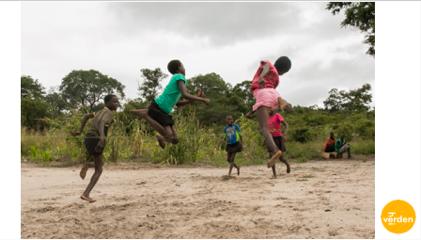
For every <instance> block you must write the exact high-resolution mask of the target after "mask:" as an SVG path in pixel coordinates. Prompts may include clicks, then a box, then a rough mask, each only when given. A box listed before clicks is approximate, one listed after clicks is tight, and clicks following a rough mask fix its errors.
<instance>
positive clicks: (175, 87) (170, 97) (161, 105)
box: [131, 60, 210, 148]
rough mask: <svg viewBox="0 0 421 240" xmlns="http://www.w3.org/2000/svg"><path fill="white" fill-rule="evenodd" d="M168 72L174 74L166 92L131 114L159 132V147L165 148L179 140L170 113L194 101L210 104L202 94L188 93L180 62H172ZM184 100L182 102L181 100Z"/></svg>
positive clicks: (169, 64)
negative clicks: (175, 108)
mask: <svg viewBox="0 0 421 240" xmlns="http://www.w3.org/2000/svg"><path fill="white" fill-rule="evenodd" d="M167 68H168V71H169V72H170V73H171V74H173V75H172V77H171V79H170V82H169V83H168V85H167V86H166V87H165V89H164V92H163V93H162V94H161V95H160V96H158V97H157V98H155V99H154V100H153V101H152V103H151V104H150V105H149V108H147V109H135V110H132V111H131V112H132V113H133V114H135V115H137V116H138V118H139V119H142V118H143V119H145V120H146V121H147V122H148V123H149V124H150V125H151V126H152V128H153V129H155V130H156V131H158V133H159V134H160V135H158V136H157V140H158V143H159V146H161V148H165V145H166V144H167V143H172V144H177V143H178V138H177V133H176V131H175V128H174V120H173V118H172V116H171V115H170V113H171V112H172V111H173V108H174V107H175V106H179V107H181V106H184V105H186V104H190V103H192V102H193V101H198V102H203V103H205V104H209V102H210V100H209V99H208V98H204V97H203V94H202V92H199V94H198V95H197V96H194V95H191V94H190V93H189V92H188V91H187V87H186V85H187V79H186V77H185V75H186V71H185V69H184V66H183V64H182V63H181V62H180V61H179V60H171V61H170V62H169V63H168V66H167ZM182 97H183V98H184V100H180V99H181V98H182Z"/></svg>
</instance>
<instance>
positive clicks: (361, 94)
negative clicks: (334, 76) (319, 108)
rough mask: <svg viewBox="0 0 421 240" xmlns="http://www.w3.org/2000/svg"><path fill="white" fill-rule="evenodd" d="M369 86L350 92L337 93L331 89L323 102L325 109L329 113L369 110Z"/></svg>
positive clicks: (336, 90) (370, 96)
mask: <svg viewBox="0 0 421 240" xmlns="http://www.w3.org/2000/svg"><path fill="white" fill-rule="evenodd" d="M370 90H371V86H370V84H364V85H363V86H362V87H361V88H357V89H354V90H350V91H348V92H347V91H344V90H341V91H338V89H336V88H333V89H331V90H330V91H329V96H328V98H327V99H326V100H325V101H323V104H324V106H325V109H326V110H328V111H330V112H338V111H347V112H366V111H368V110H370V103H371V100H372V95H371V93H370Z"/></svg>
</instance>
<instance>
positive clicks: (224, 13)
mask: <svg viewBox="0 0 421 240" xmlns="http://www.w3.org/2000/svg"><path fill="white" fill-rule="evenodd" d="M107 7H108V9H109V10H110V13H111V14H115V16H116V17H117V18H118V19H119V20H121V21H123V22H124V29H125V31H127V32H128V33H129V34H133V33H134V34H136V32H138V33H139V32H142V31H145V30H148V31H154V30H156V29H160V30H165V31H167V32H173V33H177V34H183V35H185V37H187V38H189V37H193V38H195V37H199V38H204V39H207V40H208V41H209V42H210V43H212V44H217V45H220V44H233V43H235V42H237V41H245V40H250V39H257V38H261V37H265V36H270V35H273V34H278V33H279V32H288V31H291V30H293V29H294V28H295V27H296V23H297V22H299V20H300V17H299V15H297V14H296V13H297V10H298V9H297V7H296V6H295V5H294V4H292V3H256V2H254V3H233V2H231V3H211V2H207V3H206V2H205V3H182V2H179V3H109V4H107Z"/></svg>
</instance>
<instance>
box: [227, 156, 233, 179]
mask: <svg viewBox="0 0 421 240" xmlns="http://www.w3.org/2000/svg"><path fill="white" fill-rule="evenodd" d="M232 155H233V153H227V161H228V163H229V165H230V166H229V170H228V176H231V172H232V168H233V167H234V165H233V157H232Z"/></svg>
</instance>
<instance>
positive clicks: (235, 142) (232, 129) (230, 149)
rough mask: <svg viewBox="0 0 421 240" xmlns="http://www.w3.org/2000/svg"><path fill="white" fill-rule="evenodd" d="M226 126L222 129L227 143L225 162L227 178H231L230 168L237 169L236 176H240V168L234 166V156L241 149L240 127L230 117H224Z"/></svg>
mask: <svg viewBox="0 0 421 240" xmlns="http://www.w3.org/2000/svg"><path fill="white" fill-rule="evenodd" d="M225 120H226V122H227V125H226V126H225V127H224V133H225V138H226V141H227V147H226V151H227V161H228V163H229V164H230V166H229V171H228V176H231V171H232V168H233V167H235V168H236V169H237V175H238V176H239V175H240V167H239V166H237V164H235V162H234V159H235V155H236V154H237V153H238V152H241V151H242V149H243V144H242V142H243V139H242V137H241V134H240V126H239V125H238V124H235V123H234V119H233V117H232V116H231V115H228V116H227V117H226V119H225Z"/></svg>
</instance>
